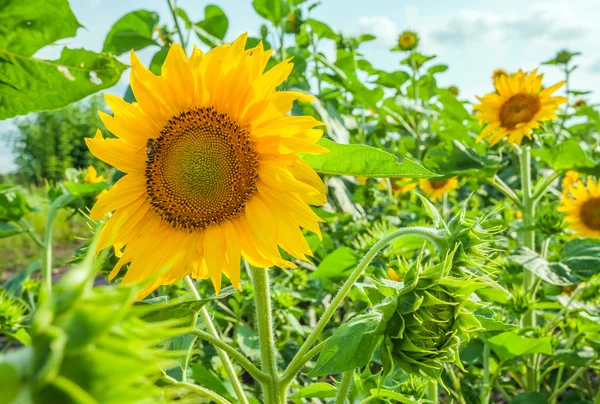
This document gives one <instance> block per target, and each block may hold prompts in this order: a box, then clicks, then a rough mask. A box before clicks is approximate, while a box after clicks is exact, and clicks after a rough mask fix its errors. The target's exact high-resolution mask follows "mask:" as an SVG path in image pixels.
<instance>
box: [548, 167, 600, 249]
mask: <svg viewBox="0 0 600 404" xmlns="http://www.w3.org/2000/svg"><path fill="white" fill-rule="evenodd" d="M563 184H564V181H563ZM567 186H568V188H567V190H565V191H567V192H564V191H563V196H562V198H561V205H560V206H559V207H558V211H559V212H564V213H566V214H567V217H566V219H565V220H566V222H567V223H569V230H573V231H574V232H575V234H576V235H578V236H581V237H594V238H600V185H599V184H598V183H596V181H594V179H593V178H592V177H588V178H587V188H586V186H585V185H584V184H583V181H581V180H576V181H575V182H572V183H570V184H569V183H567Z"/></svg>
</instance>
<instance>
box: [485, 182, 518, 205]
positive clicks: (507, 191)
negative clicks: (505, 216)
mask: <svg viewBox="0 0 600 404" xmlns="http://www.w3.org/2000/svg"><path fill="white" fill-rule="evenodd" d="M488 183H489V184H490V185H493V186H494V187H495V188H496V189H497V190H498V191H500V192H502V193H503V194H504V196H506V197H508V198H509V199H510V200H512V201H513V202H514V204H515V205H516V206H517V208H519V209H521V210H523V205H521V201H520V200H519V197H518V196H517V194H516V193H515V191H513V190H512V189H511V188H510V187H509V186H508V185H507V184H506V183H505V182H504V181H502V178H500V177H499V176H497V175H494V177H493V178H492V179H491V180H488Z"/></svg>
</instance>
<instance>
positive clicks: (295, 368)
mask: <svg viewBox="0 0 600 404" xmlns="http://www.w3.org/2000/svg"><path fill="white" fill-rule="evenodd" d="M408 235H412V236H421V237H423V238H425V239H427V240H429V241H430V242H432V243H433V244H434V245H435V246H436V248H437V249H438V250H440V251H445V249H446V239H445V237H444V236H442V235H440V234H439V233H438V232H437V231H436V230H434V229H431V228H428V227H405V228H402V229H399V230H396V231H394V232H392V233H390V234H388V235H386V236H385V237H383V238H382V239H381V240H379V241H378V242H377V243H375V245H373V247H371V249H370V250H369V251H368V252H367V254H365V256H364V257H363V258H362V260H361V261H360V262H359V264H358V265H357V266H356V268H355V269H354V271H353V272H352V273H351V274H350V276H349V277H348V279H347V280H346V282H344V284H343V285H342V287H341V288H340V290H339V291H338V293H337V294H336V295H335V297H334V298H333V300H332V301H331V304H330V305H329V306H328V307H327V309H325V312H324V313H323V316H322V317H321V318H320V319H319V322H318V323H317V325H316V326H315V328H314V330H313V331H312V332H311V333H310V335H309V336H308V337H307V338H306V341H304V343H303V344H302V346H301V347H300V350H299V351H298V352H297V353H296V356H294V359H292V361H291V362H290V364H289V365H288V367H287V369H286V370H285V372H284V373H283V375H282V376H281V380H282V383H283V386H284V387H285V386H287V385H289V383H291V381H292V380H293V379H294V377H296V375H297V374H298V372H299V371H300V370H301V369H302V366H304V364H305V363H306V359H305V355H306V354H307V353H308V351H309V350H310V348H311V347H312V346H313V344H314V343H315V342H316V341H317V339H318V338H319V336H320V335H321V332H322V331H323V329H324V328H325V326H326V325H327V323H328V322H329V320H330V319H331V317H332V316H333V314H334V313H335V312H336V310H337V308H338V307H339V305H340V303H341V302H342V300H344V298H345V297H346V295H347V294H348V292H350V289H352V286H353V285H354V283H355V282H356V281H357V280H358V278H359V277H360V276H361V275H362V273H363V271H364V270H365V268H366V267H367V266H368V265H369V263H370V262H371V260H372V259H373V258H374V257H375V255H377V253H378V252H379V251H380V250H381V249H382V248H384V247H385V246H386V245H388V244H389V243H390V242H391V241H392V240H394V239H396V238H398V237H402V236H408Z"/></svg>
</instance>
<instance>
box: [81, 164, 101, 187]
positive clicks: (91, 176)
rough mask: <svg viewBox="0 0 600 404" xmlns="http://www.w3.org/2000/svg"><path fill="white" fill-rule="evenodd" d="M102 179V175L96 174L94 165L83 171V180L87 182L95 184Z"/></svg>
mask: <svg viewBox="0 0 600 404" xmlns="http://www.w3.org/2000/svg"><path fill="white" fill-rule="evenodd" d="M103 181H104V176H102V175H98V172H97V171H96V169H95V168H94V166H89V167H88V168H87V171H86V173H85V182H87V183H88V184H97V183H99V182H103Z"/></svg>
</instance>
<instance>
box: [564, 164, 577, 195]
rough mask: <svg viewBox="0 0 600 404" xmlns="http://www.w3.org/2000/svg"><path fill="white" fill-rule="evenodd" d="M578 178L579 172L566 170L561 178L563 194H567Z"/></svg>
mask: <svg viewBox="0 0 600 404" xmlns="http://www.w3.org/2000/svg"><path fill="white" fill-rule="evenodd" d="M578 180H579V173H578V172H577V171H571V170H569V171H567V172H566V173H565V177H564V178H563V180H562V183H561V187H562V189H563V190H562V193H563V195H568V194H569V192H570V189H571V187H572V186H573V184H575V183H577V181H578Z"/></svg>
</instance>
